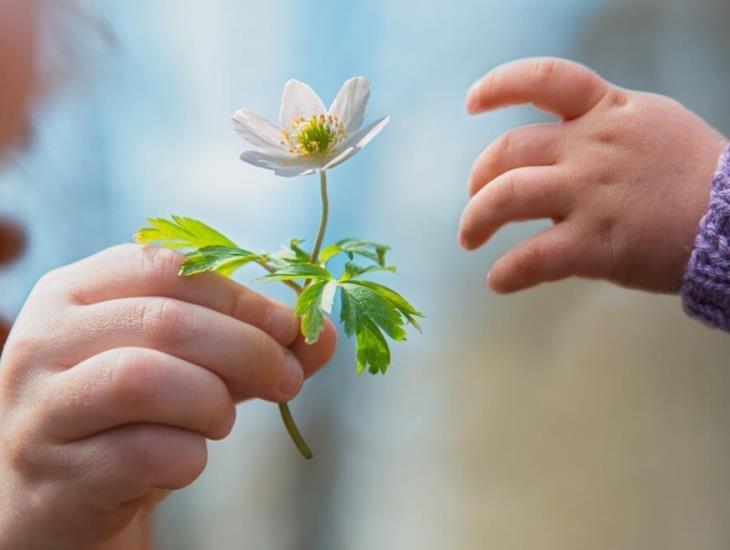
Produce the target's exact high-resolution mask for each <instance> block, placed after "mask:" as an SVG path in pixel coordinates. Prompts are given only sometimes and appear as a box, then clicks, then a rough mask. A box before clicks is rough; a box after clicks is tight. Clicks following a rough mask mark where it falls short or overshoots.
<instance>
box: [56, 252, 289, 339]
mask: <svg viewBox="0 0 730 550" xmlns="http://www.w3.org/2000/svg"><path fill="white" fill-rule="evenodd" d="M184 260H185V256H183V255H182V254H180V253H179V252H175V251H174V250H169V249H166V248H160V247H143V246H139V245H133V244H125V245H120V246H115V247H112V248H109V249H107V250H104V251H102V252H99V253H98V254H96V255H94V256H91V257H89V258H86V259H84V260H81V261H80V262H77V263H75V264H72V265H70V266H67V267H65V268H61V270H60V272H59V274H58V275H59V278H62V287H63V290H64V292H66V293H67V294H68V295H70V296H71V297H72V298H73V299H74V300H75V301H76V302H77V303H82V304H94V303H99V302H103V301H106V300H114V299H119V298H134V297H143V296H161V297H167V298H175V299H176V300H182V301H184V302H190V303H193V304H197V305H200V306H203V307H207V308H209V309H213V310H216V311H218V312H220V313H223V314H225V315H230V316H231V317H235V318H236V319H238V320H240V321H244V322H245V323H249V324H251V325H254V326H256V327H258V328H260V329H261V330H264V331H265V332H267V333H269V334H270V335H271V336H272V337H274V338H275V339H276V340H277V341H278V342H279V343H281V344H283V345H285V346H288V345H289V344H291V343H292V342H293V341H294V339H295V338H296V337H297V335H298V334H299V321H298V320H297V319H296V317H295V315H294V312H293V311H292V309H291V308H290V307H288V306H286V305H284V304H281V303H279V302H276V301H274V300H271V299H270V298H267V297H265V296H263V295H261V294H259V293H257V292H254V291H252V290H250V289H248V288H246V287H244V286H242V285H240V284H238V283H236V282H235V281H232V280H230V279H227V278H225V277H223V276H222V275H219V274H217V273H201V274H199V275H195V276H192V277H180V276H179V275H178V271H179V269H180V265H181V264H182V262H183V261H184Z"/></svg>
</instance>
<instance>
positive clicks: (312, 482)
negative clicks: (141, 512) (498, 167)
mask: <svg viewBox="0 0 730 550" xmlns="http://www.w3.org/2000/svg"><path fill="white" fill-rule="evenodd" d="M19 1H20V0H19ZM728 21H730V4H728V3H727V2H726V0H696V1H695V2H692V3H689V2H685V1H682V0H549V1H544V2H536V1H528V0H511V1H509V2H506V1H503V0H501V1H497V0H460V1H459V2H440V1H432V0H431V1H429V0H421V1H415V0H368V1H350V2H338V1H335V0H332V1H330V2H316V1H305V0H270V1H267V2H260V1H257V2H254V1H244V0H215V1H208V2H195V1H193V0H174V1H173V0H147V1H142V0H138V1H137V0H133V1H128V2H113V1H111V0H107V1H102V0H99V1H90V2H86V3H83V4H79V5H78V6H77V7H73V5H72V4H70V3H69V4H68V6H64V3H63V2H60V1H57V2H56V1H51V0H46V20H45V21H44V22H43V25H45V28H46V29H47V31H48V32H46V33H45V36H46V37H47V39H46V42H47V43H45V44H43V45H42V49H41V53H42V57H41V59H42V61H44V63H46V64H47V68H48V70H49V71H51V72H54V73H56V74H61V75H63V76H62V78H63V84H62V85H61V86H59V87H58V89H57V90H56V92H55V94H54V95H53V97H52V98H51V99H50V100H49V101H46V102H45V103H44V105H43V106H42V107H41V109H40V111H39V112H38V113H37V116H36V117H35V136H34V140H33V145H32V146H31V147H30V148H29V149H27V150H26V151H25V152H24V154H18V155H15V156H14V157H13V158H12V159H11V160H10V162H9V163H7V164H6V166H5V168H6V169H5V170H4V172H3V173H2V175H0V216H8V217H9V218H10V219H14V220H17V221H19V222H20V224H21V225H22V226H23V227H24V228H25V233H26V239H27V241H28V248H27V250H26V252H25V254H24V256H23V257H22V258H21V260H20V261H17V262H15V263H13V264H11V265H10V266H9V267H7V268H5V269H3V270H2V271H0V312H1V313H3V314H4V315H5V316H6V317H8V318H12V317H13V316H14V315H15V314H16V313H17V311H18V310H19V308H20V307H21V305H22V302H23V300H24V298H25V296H26V295H27V293H28V292H29V290H30V288H31V287H32V285H33V283H34V281H35V280H36V279H37V278H38V277H39V276H40V275H41V274H43V273H44V272H45V271H47V270H48V269H50V268H53V267H55V266H58V265H61V264H64V263H67V262H70V261H73V260H76V259H78V258H81V257H83V256H85V255H88V254H91V253H93V252H95V251H96V250H98V249H100V248H102V247H106V246H109V245H112V244H115V243H119V242H123V241H128V240H129V239H130V237H131V235H132V234H133V233H134V232H135V231H136V230H137V229H138V228H139V227H140V226H141V225H142V224H144V220H145V218H146V217H148V216H166V215H169V214H173V213H175V214H182V215H188V216H193V217H199V218H202V219H204V220H206V221H207V222H209V223H210V224H211V225H213V226H215V227H219V228H220V229H222V230H224V231H225V232H226V233H228V234H229V235H231V236H233V237H234V238H235V240H237V241H238V242H239V243H240V244H241V245H242V246H246V247H254V248H264V249H275V248H277V247H278V246H279V245H280V244H283V243H284V242H286V241H287V240H288V239H289V238H290V237H293V236H300V237H303V238H307V239H308V240H310V241H311V240H312V239H313V237H314V232H315V231H316V226H317V222H318V218H319V197H318V190H317V181H316V178H311V177H310V178H298V179H293V180H292V179H279V178H275V177H274V176H272V175H269V173H267V172H265V171H261V170H258V169H256V168H253V167H250V166H248V165H244V164H243V163H241V162H240V161H239V160H238V154H239V153H240V151H241V150H243V149H244V148H245V147H246V145H245V144H244V143H243V142H242V141H241V140H240V138H238V137H237V136H236V135H235V134H234V133H233V131H232V130H231V128H230V124H229V117H230V115H231V113H233V112H234V111H235V110H236V109H238V108H239V107H242V106H246V107H249V108H251V109H253V110H255V111H257V112H260V113H262V114H265V115H266V116H268V117H269V118H272V119H275V118H276V116H277V113H278V108H279V98H280V94H281V88H282V86H283V84H284V82H285V81H286V80H287V79H289V78H297V79H300V80H303V81H305V82H308V83H310V84H311V85H312V86H313V87H314V88H315V89H316V90H317V91H318V92H320V95H322V97H323V99H324V101H325V103H329V102H330V101H331V100H332V99H333V98H334V96H335V94H336V92H337V91H338V89H339V87H340V85H341V84H342V82H343V81H344V80H345V79H347V78H349V77H351V76H354V75H365V76H367V77H368V78H369V79H370V82H371V86H372V99H371V104H370V109H369V119H370V120H372V119H373V118H375V117H377V116H381V115H384V114H391V115H392V122H391V124H390V126H389V127H388V128H387V129H386V130H385V132H384V133H383V134H382V135H381V136H380V137H378V139H377V140H375V141H374V142H373V144H372V145H371V146H370V147H368V148H367V149H366V150H365V151H364V152H363V153H361V154H360V155H358V156H357V157H356V158H354V159H353V160H351V161H349V162H347V163H346V164H344V165H342V166H341V167H339V168H337V169H336V170H335V171H333V172H332V174H331V181H332V186H331V188H332V201H333V218H332V221H331V226H330V230H329V236H330V238H331V239H334V238H339V237H344V236H357V237H362V238H367V239H372V240H375V241H383V242H386V243H389V244H391V245H392V246H393V252H392V261H393V262H394V263H396V264H397V265H398V266H399V272H398V274H397V276H389V277H384V279H383V280H384V281H388V282H389V283H390V284H392V285H393V286H394V287H395V288H396V289H399V290H401V291H403V292H404V293H405V294H406V295H408V296H409V297H411V298H412V299H413V301H414V302H415V303H416V305H417V306H419V307H420V309H422V310H423V311H424V312H425V313H426V314H427V316H428V318H427V319H426V321H425V323H424V334H423V335H418V334H413V335H412V336H411V338H410V340H409V342H407V343H406V344H403V345H398V346H395V349H394V359H393V365H392V368H391V371H390V372H389V373H388V374H387V375H386V376H384V377H383V376H376V377H373V376H369V375H363V376H357V375H356V374H355V368H354V364H353V346H352V343H351V342H349V341H347V340H346V339H344V337H343V338H342V339H341V346H340V349H339V351H338V353H337V356H336V358H335V360H334V361H333V362H332V363H331V365H330V366H329V367H328V368H327V369H325V371H324V372H323V373H322V374H321V375H320V376H317V377H316V378H315V379H312V380H311V381H309V382H308V383H307V385H306V386H305V388H304V390H303V392H302V394H301V396H300V397H299V398H297V399H296V401H295V402H294V403H293V411H294V414H295V416H296V418H297V419H298V422H299V423H300V427H301V429H302V431H303V432H304V434H305V435H306V437H307V439H308V440H309V442H310V444H311V445H312V447H313V448H314V451H315V460H313V461H311V462H305V461H303V460H301V459H300V458H299V456H298V454H297V453H296V451H295V449H294V448H293V446H292V444H291V442H290V441H289V439H288V437H287V435H286V432H285V431H284V429H283V427H282V426H281V423H280V419H279V415H278V411H277V410H276V407H274V406H273V405H271V404H267V403H263V402H255V403H254V402H252V403H247V404H243V405H242V406H241V407H240V410H239V420H238V422H237V425H236V428H235V430H234V431H233V433H232V434H231V436H230V437H229V438H227V439H226V440H225V441H222V442H216V443H212V444H210V459H209V466H208V469H207V471H206V472H205V473H204V474H203V476H202V477H201V478H200V479H199V480H198V481H196V482H195V483H194V484H193V485H192V486H191V487H190V488H188V489H186V490H184V491H181V492H179V493H177V494H174V495H173V496H171V497H170V498H169V499H168V500H167V501H166V502H165V504H164V505H163V506H162V508H161V510H160V512H159V514H158V518H157V532H158V535H157V538H158V542H159V547H160V548H162V549H175V550H188V549H190V550H193V549H200V548H215V549H234V548H235V549H239V548H252V549H261V550H341V549H343V548H346V549H348V550H360V549H362V550H365V549H372V548H382V549H398V550H402V549H411V548H413V549H416V548H417V549H420V550H427V549H443V548H453V549H459V550H461V549H465V550H466V549H474V548H499V549H503V550H507V549H526V548H539V549H541V550H582V549H585V548H591V549H596V550H604V549H605V550H608V549H618V548H620V549H647V548H649V549H664V550H671V549H677V550H679V549H686V548H703V549H726V548H728V547H730V522H729V521H728V518H729V517H730V474H729V473H728V466H727V465H728V464H729V463H730V364H728V363H729V361H728V357H729V353H730V337H729V336H728V335H727V334H723V333H720V332H718V331H712V330H708V329H706V328H704V327H702V326H701V325H699V324H697V323H695V322H693V321H690V320H688V319H686V318H685V317H684V315H683V313H682V311H681V306H680V303H679V300H678V299H677V298H676V297H659V296H652V295H646V294H641V293H637V292H630V291H626V290H622V289H618V288H614V287H611V286H609V285H606V284H602V283H595V282H591V283H588V282H585V281H575V280H574V281H568V282H564V283H559V284H553V285H550V286H544V287H540V288H538V289H535V290H532V291H528V292H525V293H523V294H521V295H517V296H510V297H497V296H495V295H492V294H490V293H489V292H488V291H487V290H486V289H485V288H484V285H483V281H484V276H485V274H486V272H487V271H488V269H489V266H490V265H491V263H492V262H493V261H494V260H495V259H496V258H497V257H498V256H499V255H500V254H502V253H504V252H505V251H506V250H507V249H508V248H509V247H510V246H512V245H514V244H516V243H517V242H518V241H519V240H520V239H522V238H524V237H525V236H526V235H528V234H531V233H533V232H535V231H537V230H539V229H540V228H541V227H542V226H543V225H544V224H543V223H530V224H521V225H515V226H511V227H509V228H507V229H505V230H504V231H502V232H501V233H500V234H499V235H498V236H497V237H496V238H495V239H494V240H493V242H491V243H490V244H489V245H488V246H487V247H485V248H484V249H482V250H480V251H477V252H475V253H471V254H467V253H465V252H463V251H462V250H460V249H459V248H458V247H457V244H456V237H455V236H456V229H457V222H458V218H459V215H460V212H461V209H462V207H463V206H464V204H465V202H466V198H467V196H466V176H467V173H468V171H469V168H470V166H471V163H472V160H473V158H474V157H475V156H476V154H477V153H478V152H479V151H480V150H481V149H482V148H483V147H484V146H485V145H486V144H487V143H488V142H489V141H491V140H492V139H494V138H496V137H497V136H498V135H500V134H501V133H502V132H504V131H506V130H507V129H509V128H511V127H513V126H515V125H518V124H523V123H527V122H532V121H536V120H542V119H545V117H544V116H543V115H540V114H538V113H537V112H536V111H535V110H534V109H531V108H516V109H511V110H507V111H502V112H499V113H496V114H492V115H489V116H486V117H479V118H469V117H467V115H466V114H465V110H464V107H463V98H464V95H465V92H466V90H467V88H468V86H469V85H470V84H471V83H472V82H473V81H474V80H475V79H476V78H478V77H479V76H481V75H482V74H483V73H485V72H486V71H487V70H489V69H490V68H492V67H494V66H495V65H497V64H499V63H502V62H505V61H508V60H512V59H514V58H518V57H523V56H531V55H557V56H563V57H568V58H572V59H575V60H578V61H581V62H583V63H586V64H588V65H590V66H591V67H593V68H595V69H596V70H597V71H598V72H600V73H601V74H602V75H603V76H604V77H606V78H607V79H609V80H612V81H614V82H616V83H618V84H620V85H623V86H626V87H632V88H640V89H646V90H652V91H656V92H660V93H665V94H669V95H672V96H674V97H676V98H677V99H679V100H680V101H682V102H684V103H685V104H686V105H688V106H689V107H690V108H692V109H694V110H695V111H697V112H699V113H700V114H701V115H702V116H704V117H705V118H707V119H709V120H710V121H711V122H713V123H714V124H715V125H716V126H717V127H718V128H720V129H721V130H723V131H724V132H725V133H726V134H728V133H730V109H728V108H727V106H728V98H729V97H730V70H729V69H728V64H727V59H728V58H729V54H730V40H728V34H727V22H728ZM256 276H257V273H256V272H255V271H253V270H251V271H244V272H242V273H241V274H240V279H241V280H242V281H244V282H250V281H252V280H253V279H254V278H255V277H256ZM261 290H263V291H265V292H267V293H270V294H272V295H274V296H276V297H278V298H280V299H282V300H289V299H290V296H289V295H288V294H287V293H286V289H284V290H280V289H278V288H276V287H275V286H265V287H263V288H261Z"/></svg>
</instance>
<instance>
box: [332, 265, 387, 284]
mask: <svg viewBox="0 0 730 550" xmlns="http://www.w3.org/2000/svg"><path fill="white" fill-rule="evenodd" d="M378 271H390V272H393V273H395V271H396V268H395V266H391V265H389V266H380V265H368V266H362V265H359V264H356V263H355V262H347V263H346V264H345V273H344V274H343V275H342V277H341V278H340V281H343V282H344V281H349V280H351V279H355V278H357V277H360V276H361V275H365V274H367V273H377V272H378Z"/></svg>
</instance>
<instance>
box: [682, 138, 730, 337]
mask: <svg viewBox="0 0 730 550" xmlns="http://www.w3.org/2000/svg"><path fill="white" fill-rule="evenodd" d="M682 301H683V304H684V311H685V312H686V313H687V314H688V315H689V316H691V317H694V318H696V319H699V320H700V321H703V322H705V323H707V324H709V325H712V326H715V327H718V328H721V329H723V330H728V331H730V146H728V147H727V148H726V149H725V152H724V153H723V155H722V157H720V164H719V166H718V168H717V172H716V173H715V177H714V178H713V180H712V195H711V198H710V207H709V210H708V211H707V213H706V214H705V216H704V217H703V218H702V221H701V222H700V233H699V235H697V240H696V241H695V248H694V250H693V251H692V256H691V258H690V261H689V265H688V266H687V271H686V273H685V275H684V282H683V284H682Z"/></svg>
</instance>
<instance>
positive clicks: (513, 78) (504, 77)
mask: <svg viewBox="0 0 730 550" xmlns="http://www.w3.org/2000/svg"><path fill="white" fill-rule="evenodd" d="M608 87H609V86H608V83H606V82H605V81H604V80H603V79H601V78H600V77H599V76H598V75H597V74H595V73H594V72H593V71H591V70H590V69H588V68H587V67H584V66H583V65H579V64H577V63H573V62H572V61H566V60H563V59H554V58H532V59H522V60H519V61H514V62H512V63H508V64H506V65H502V66H500V67H497V68H496V69H494V70H493V71H491V72H489V73H488V74H487V75H486V76H484V77H483V78H482V79H481V80H479V81H477V82H476V83H475V84H474V85H473V86H472V87H471V88H470V89H469V93H468V94H467V98H466V105H467V109H468V111H469V112H470V113H472V114H476V113H482V112H485V111H490V110H493V109H498V108H500V107H508V106H510V105H519V104H523V103H532V104H533V105H535V106H536V107H538V108H539V109H542V110H544V111H547V112H550V113H554V114H556V115H558V116H560V117H561V118H563V119H564V120H571V119H574V118H578V117H579V116H582V115H584V114H585V113H587V112H588V111H590V110H591V109H592V108H593V107H594V106H595V105H596V104H597V103H598V102H599V101H600V100H601V98H602V97H603V96H604V95H605V94H606V92H607V91H608Z"/></svg>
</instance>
